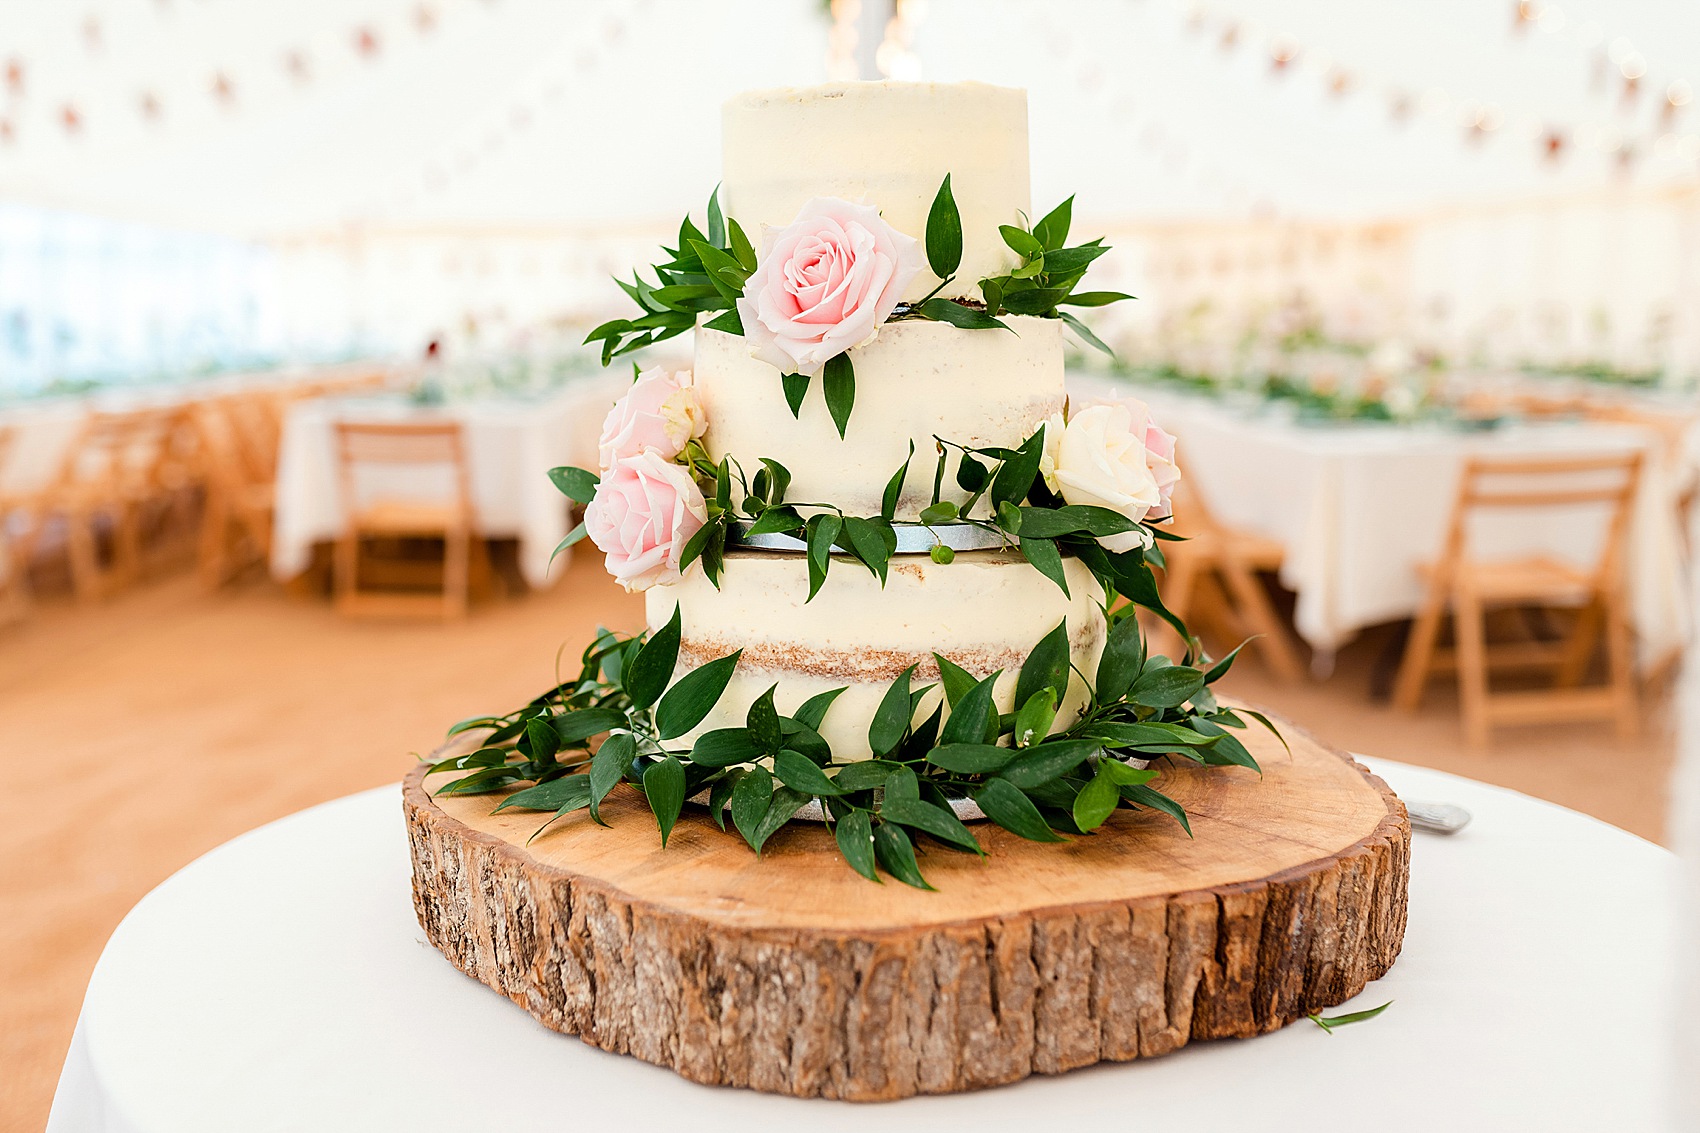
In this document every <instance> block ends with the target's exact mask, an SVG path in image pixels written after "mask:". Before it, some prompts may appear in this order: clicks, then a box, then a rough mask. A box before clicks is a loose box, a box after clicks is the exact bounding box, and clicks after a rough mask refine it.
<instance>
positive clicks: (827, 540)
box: [803, 512, 844, 601]
mask: <svg viewBox="0 0 1700 1133" xmlns="http://www.w3.org/2000/svg"><path fill="white" fill-rule="evenodd" d="M843 524H844V521H843V520H841V519H839V518H838V516H836V515H834V514H833V513H832V512H822V513H821V514H819V515H811V516H810V517H809V521H808V523H806V524H804V525H803V538H804V541H805V542H806V543H807V544H808V548H809V597H808V598H807V599H805V601H810V600H812V599H813V598H814V596H815V595H816V594H818V593H820V588H821V585H822V584H823V583H825V582H826V572H827V570H828V569H829V568H830V567H831V565H832V545H833V543H834V542H836V541H837V539H838V532H839V530H840V529H841V528H842V527H843Z"/></svg>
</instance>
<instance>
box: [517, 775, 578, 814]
mask: <svg viewBox="0 0 1700 1133" xmlns="http://www.w3.org/2000/svg"><path fill="white" fill-rule="evenodd" d="M589 805H590V776H588V775H563V776H561V777H560V778H559V779H551V780H549V781H548V782H547V783H539V784H538V785H537V786H535V787H527V788H526V789H525V790H523V791H516V792H515V793H513V794H511V795H509V796H508V797H507V798H505V799H503V800H502V801H501V802H499V803H497V804H496V809H495V811H494V812H493V813H495V814H501V813H502V812H503V811H504V810H556V811H558V810H560V809H561V808H562V807H568V808H570V809H573V810H577V809H578V808H579V807H586V806H589Z"/></svg>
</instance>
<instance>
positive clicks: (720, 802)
mask: <svg viewBox="0 0 1700 1133" xmlns="http://www.w3.org/2000/svg"><path fill="white" fill-rule="evenodd" d="M747 774H749V772H747V771H745V770H744V769H743V768H742V767H735V768H733V769H732V770H731V771H728V772H726V774H724V775H722V776H720V778H719V779H717V780H715V783H714V789H713V790H712V791H710V792H709V793H708V814H709V817H710V818H712V819H714V825H716V826H718V827H720V829H721V830H725V829H726V804H727V803H729V802H731V801H732V792H733V791H734V790H735V789H736V788H737V786H738V784H739V783H740V782H741V781H742V780H743V778H744V776H745V775H747Z"/></svg>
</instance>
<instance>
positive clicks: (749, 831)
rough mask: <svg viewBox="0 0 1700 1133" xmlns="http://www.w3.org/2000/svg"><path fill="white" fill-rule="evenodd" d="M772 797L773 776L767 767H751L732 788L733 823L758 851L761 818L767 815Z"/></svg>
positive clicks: (745, 839)
mask: <svg viewBox="0 0 1700 1133" xmlns="http://www.w3.org/2000/svg"><path fill="white" fill-rule="evenodd" d="M772 797H773V776H772V775H771V774H769V773H768V770H767V768H765V767H752V768H750V770H749V773H748V774H746V775H745V776H744V777H743V778H742V779H739V780H738V785H737V786H736V787H733V788H732V825H733V826H736V827H737V828H738V833H740V834H742V835H743V836H744V841H746V842H748V843H749V844H750V846H751V848H752V849H755V850H756V851H757V852H758V853H759V852H760V847H759V846H757V845H756V839H755V835H756V831H757V830H759V829H760V828H761V820H762V819H763V818H766V817H767V810H768V806H769V803H770V801H771V799H772Z"/></svg>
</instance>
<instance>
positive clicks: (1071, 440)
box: [1047, 402, 1162, 551]
mask: <svg viewBox="0 0 1700 1133" xmlns="http://www.w3.org/2000/svg"><path fill="white" fill-rule="evenodd" d="M1134 406H1137V407H1138V409H1139V410H1140V412H1139V413H1138V414H1135V412H1134V409H1133V407H1134ZM1144 408H1145V407H1144V406H1143V405H1142V404H1140V403H1139V402H1133V403H1131V405H1130V404H1129V403H1127V402H1114V403H1112V404H1109V405H1094V406H1092V407H1091V408H1089V409H1083V410H1081V411H1080V412H1079V413H1076V414H1075V415H1074V418H1073V420H1071V421H1069V423H1068V424H1067V426H1065V427H1064V429H1063V434H1062V442H1061V443H1060V444H1059V445H1058V446H1057V456H1056V478H1057V485H1058V492H1059V494H1060V495H1061V496H1062V498H1063V499H1064V500H1066V501H1068V502H1069V503H1071V504H1087V505H1091V506H1093V507H1101V508H1108V509H1109V510H1111V511H1113V512H1116V513H1118V514H1120V515H1125V516H1127V517H1128V518H1129V519H1131V520H1133V521H1134V522H1136V523H1137V522H1138V521H1139V520H1142V519H1144V518H1145V516H1146V514H1147V513H1149V512H1150V511H1151V509H1152V508H1155V507H1157V506H1158V505H1159V504H1160V503H1161V502H1162V492H1161V491H1160V490H1159V488H1158V485H1157V478H1156V476H1154V475H1153V474H1152V472H1151V466H1150V463H1149V459H1148V457H1147V454H1146V449H1145V429H1146V426H1147V423H1148V422H1147V420H1146V416H1147V415H1146V414H1145V413H1144V412H1143V410H1144ZM1048 431H1049V430H1047V432H1048ZM1144 541H1145V540H1144V536H1142V535H1141V534H1140V533H1139V532H1138V531H1126V532H1123V533H1122V534H1120V535H1107V536H1105V537H1103V538H1101V539H1099V540H1098V542H1100V543H1102V544H1103V546H1104V549H1105V550H1107V551H1131V550H1133V549H1134V548H1135V547H1138V546H1142V545H1143V544H1144Z"/></svg>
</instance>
